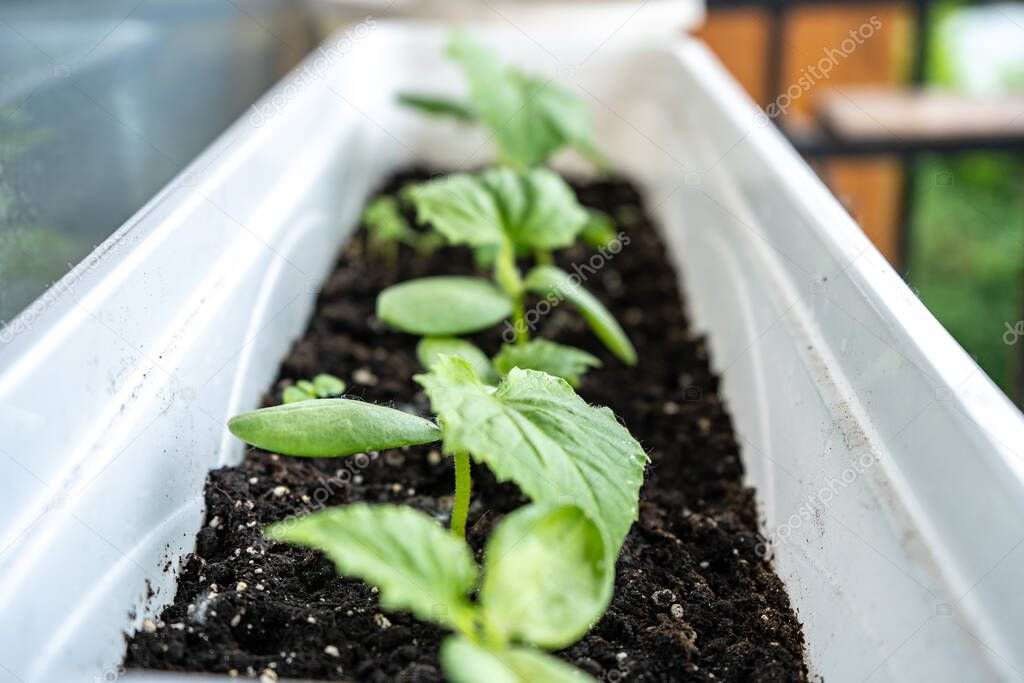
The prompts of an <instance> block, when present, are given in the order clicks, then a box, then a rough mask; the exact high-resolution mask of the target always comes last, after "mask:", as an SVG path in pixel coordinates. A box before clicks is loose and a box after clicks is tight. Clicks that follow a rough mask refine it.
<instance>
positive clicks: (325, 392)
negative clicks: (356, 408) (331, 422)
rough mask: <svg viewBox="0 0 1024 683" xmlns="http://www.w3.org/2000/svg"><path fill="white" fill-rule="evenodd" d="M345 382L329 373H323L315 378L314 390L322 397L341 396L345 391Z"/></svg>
mask: <svg viewBox="0 0 1024 683" xmlns="http://www.w3.org/2000/svg"><path fill="white" fill-rule="evenodd" d="M345 386H346V385H345V382H343V381H342V380H341V379H339V378H337V377H335V376H334V375H329V374H327V373H321V374H319V375H317V376H316V377H314V378H313V391H315V392H316V395H317V396H319V397H320V398H330V397H331V396H341V395H342V394H344V393H345Z"/></svg>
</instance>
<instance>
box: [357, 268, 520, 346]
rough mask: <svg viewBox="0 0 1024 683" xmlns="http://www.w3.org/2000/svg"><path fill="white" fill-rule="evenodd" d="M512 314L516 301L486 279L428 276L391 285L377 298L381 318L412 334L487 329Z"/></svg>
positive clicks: (436, 335)
mask: <svg viewBox="0 0 1024 683" xmlns="http://www.w3.org/2000/svg"><path fill="white" fill-rule="evenodd" d="M511 313H512V301H511V300H510V299H509V298H508V297H507V296H505V294H504V293H503V292H502V291H501V290H499V289H498V288H497V287H495V286H494V285H492V284H491V283H490V282H488V281H486V280H481V279H479V278H473V277H463V276H439V277H425V278H420V279H418V280H410V281H408V282H403V283H401V284H397V285H392V286H391V287H388V288H387V289H385V290H384V291H383V292H381V293H380V295H379V296H378V297H377V317H379V318H380V319H381V320H383V321H384V322H386V323H388V324H389V325H391V326H393V327H395V328H397V329H399V330H401V331H403V332H407V333H409V334H418V335H422V336H431V337H447V336H457V335H460V334H470V333H472V332H479V331H480V330H484V329H487V328H488V327H491V326H492V325H497V324H498V323H499V322H501V321H502V320H504V319H505V318H507V317H508V316H509V315H510V314H511Z"/></svg>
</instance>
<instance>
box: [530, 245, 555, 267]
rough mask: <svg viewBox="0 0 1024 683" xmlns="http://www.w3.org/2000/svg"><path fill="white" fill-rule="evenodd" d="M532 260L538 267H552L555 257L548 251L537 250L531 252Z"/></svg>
mask: <svg viewBox="0 0 1024 683" xmlns="http://www.w3.org/2000/svg"><path fill="white" fill-rule="evenodd" d="M533 258H534V260H535V261H537V263H538V264H539V265H542V266H553V265H555V257H554V256H552V255H551V250H550V249H538V250H536V251H535V252H533Z"/></svg>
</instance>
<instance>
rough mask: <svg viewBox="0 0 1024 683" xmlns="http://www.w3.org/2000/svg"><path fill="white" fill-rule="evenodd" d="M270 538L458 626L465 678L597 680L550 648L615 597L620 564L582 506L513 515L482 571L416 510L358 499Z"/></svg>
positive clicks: (451, 640) (447, 644) (448, 659)
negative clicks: (320, 555)
mask: <svg viewBox="0 0 1024 683" xmlns="http://www.w3.org/2000/svg"><path fill="white" fill-rule="evenodd" d="M266 536H267V537H268V538H270V539H272V540H281V541H288V542H291V543H296V544H299V545H304V546H308V547H311V548H316V549H318V550H322V551H323V552H324V553H326V554H327V556H328V557H329V558H330V559H331V560H333V561H334V563H335V565H336V566H337V569H338V572H339V573H341V574H342V575H345V576H355V577H358V578H361V579H363V580H365V581H367V582H369V583H371V584H373V585H375V586H377V587H378V589H379V591H380V602H381V605H382V606H383V607H384V608H385V609H389V610H403V611H407V612H410V613H411V614H413V615H414V616H415V617H417V618H418V619H422V620H424V621H431V622H434V623H436V624H438V625H440V626H443V627H445V628H447V629H450V630H452V631H454V632H455V634H454V635H451V636H448V637H447V638H446V639H445V641H444V643H443V644H442V646H441V664H442V666H443V668H444V671H445V674H446V675H447V676H448V678H449V680H451V681H453V682H454V683H480V682H481V681H488V682H493V683H498V682H502V681H508V682H510V683H512V682H515V681H544V682H545V683H580V682H584V681H592V682H593V681H594V679H592V678H591V677H590V676H588V675H586V674H585V673H583V672H582V671H580V670H578V669H575V668H574V667H572V666H570V665H568V664H566V663H564V662H562V661H560V660H558V659H556V658H555V657H552V656H550V655H548V654H546V653H545V652H544V650H558V649H561V648H564V647H566V646H568V645H571V644H572V643H574V642H576V641H577V640H579V638H581V637H582V636H583V635H584V634H585V633H586V632H587V630H589V628H590V625H591V624H592V623H594V622H595V621H596V620H597V619H599V618H600V617H601V615H602V614H603V613H604V611H605V610H606V609H607V607H608V603H609V601H610V599H611V591H612V582H613V572H614V566H613V565H612V564H611V563H610V562H609V561H608V557H609V554H608V552H607V550H606V548H605V547H604V540H603V538H602V535H601V533H600V532H599V530H598V528H597V527H596V526H595V525H594V523H593V522H592V521H591V520H590V519H589V518H588V517H587V515H586V514H585V513H584V512H583V510H581V509H579V508H577V507H573V506H541V505H536V504H534V505H528V506H526V507H522V508H519V509H518V510H516V511H515V512H513V513H511V514H509V515H508V516H507V517H505V519H504V520H502V522H501V523H500V524H499V525H498V526H497V528H496V529H495V530H494V532H493V534H492V535H491V537H490V539H489V540H488V542H487V547H486V550H485V553H484V567H483V575H482V577H481V570H480V568H479V567H478V566H477V564H476V562H475V561H474V560H473V555H472V552H471V551H470V548H469V546H468V545H467V544H466V543H465V541H463V540H461V539H457V538H454V537H452V536H450V535H448V534H446V533H444V531H443V530H442V529H441V527H440V526H438V525H437V523H436V522H435V521H434V520H433V519H431V518H430V517H429V516H428V515H426V514H424V513H422V512H418V511H416V510H413V509H412V508H408V507H398V506H395V507H391V506H371V505H362V504H359V505H349V506H347V507H344V508H337V509H333V510H327V511H324V512H317V513H314V514H312V515H309V516H306V517H304V518H302V519H299V520H287V521H285V522H281V523H279V524H276V525H273V526H271V527H269V528H268V529H267V530H266ZM477 591H478V592H477ZM474 592H477V597H476V601H475V602H474V601H472V600H471V597H470V596H471V595H472V594H473V593H474Z"/></svg>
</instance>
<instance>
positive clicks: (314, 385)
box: [281, 373, 346, 403]
mask: <svg viewBox="0 0 1024 683" xmlns="http://www.w3.org/2000/svg"><path fill="white" fill-rule="evenodd" d="M345 387H346V385H345V382H343V381H342V380H340V379H338V378H337V377H335V376H334V375H328V374H327V373H321V374H319V375H317V376H316V377H314V378H313V379H312V380H308V379H300V380H299V381H298V382H296V383H295V384H293V385H292V386H290V387H288V388H287V389H285V390H284V393H283V394H282V395H281V399H282V400H283V401H284V402H285V403H295V402H297V401H309V400H311V399H314V398H332V397H334V396H341V395H342V394H344V393H345Z"/></svg>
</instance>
